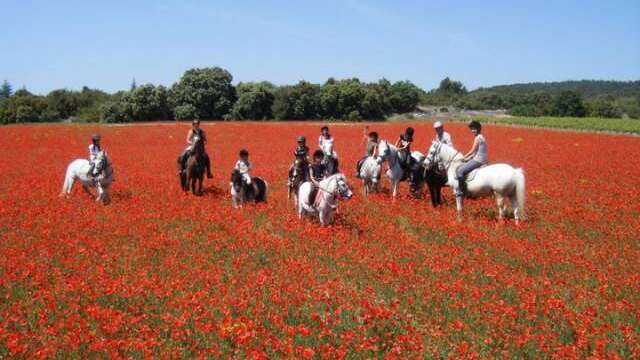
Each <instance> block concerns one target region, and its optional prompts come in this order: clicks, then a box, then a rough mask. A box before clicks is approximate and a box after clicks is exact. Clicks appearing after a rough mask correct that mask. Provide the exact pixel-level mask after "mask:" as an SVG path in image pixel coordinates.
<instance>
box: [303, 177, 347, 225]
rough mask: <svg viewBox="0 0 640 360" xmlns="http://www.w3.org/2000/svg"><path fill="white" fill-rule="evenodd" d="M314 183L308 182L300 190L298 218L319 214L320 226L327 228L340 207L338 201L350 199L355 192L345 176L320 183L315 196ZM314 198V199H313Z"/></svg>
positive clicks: (330, 178) (328, 178) (327, 179)
mask: <svg viewBox="0 0 640 360" xmlns="http://www.w3.org/2000/svg"><path fill="white" fill-rule="evenodd" d="M312 190H313V189H312V183H311V182H309V181H307V182H305V183H303V184H302V185H300V189H299V190H298V217H299V218H300V219H302V217H303V216H305V215H306V214H312V213H314V212H316V211H317V212H318V217H319V219H320V224H321V225H322V226H327V225H329V224H331V223H332V222H333V212H334V211H335V209H336V208H337V207H338V203H337V200H338V199H350V198H351V197H352V196H353V192H352V191H351V188H349V185H348V184H347V179H346V178H345V176H344V175H343V174H340V173H338V174H335V175H331V176H329V177H327V178H325V179H324V180H322V181H320V186H319V188H318V190H317V193H316V195H315V196H313V194H312ZM311 197H313V199H311Z"/></svg>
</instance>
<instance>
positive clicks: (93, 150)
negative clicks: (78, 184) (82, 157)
mask: <svg viewBox="0 0 640 360" xmlns="http://www.w3.org/2000/svg"><path fill="white" fill-rule="evenodd" d="M101 151H102V147H101V146H100V135H99V134H93V135H92V136H91V144H90V145H89V165H90V166H89V171H87V177H89V178H91V179H93V178H95V177H96V176H97V175H98V174H97V173H96V172H95V170H96V159H97V158H98V154H99V153H100V152H101Z"/></svg>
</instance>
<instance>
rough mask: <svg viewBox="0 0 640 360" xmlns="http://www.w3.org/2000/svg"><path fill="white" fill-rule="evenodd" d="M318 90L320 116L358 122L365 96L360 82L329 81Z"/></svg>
mask: <svg viewBox="0 0 640 360" xmlns="http://www.w3.org/2000/svg"><path fill="white" fill-rule="evenodd" d="M329 80H330V81H327V82H326V83H325V84H324V86H322V88H321V90H320V94H319V96H320V111H321V116H322V117H325V118H330V119H349V120H359V119H360V118H361V113H362V105H363V101H364V98H365V95H366V92H365V87H364V84H362V83H361V82H360V80H358V79H356V78H354V79H346V80H340V81H335V80H333V79H329Z"/></svg>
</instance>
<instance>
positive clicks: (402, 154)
mask: <svg viewBox="0 0 640 360" xmlns="http://www.w3.org/2000/svg"><path fill="white" fill-rule="evenodd" d="M412 142H413V128H412V127H408V128H406V129H405V130H404V133H403V134H401V135H400V138H399V139H398V140H397V141H396V148H397V149H398V157H399V158H400V165H401V166H402V168H403V169H404V170H405V171H404V173H405V174H407V173H409V169H410V168H411V163H412V160H413V158H412V157H411V143H412Z"/></svg>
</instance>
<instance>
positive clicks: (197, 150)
mask: <svg viewBox="0 0 640 360" xmlns="http://www.w3.org/2000/svg"><path fill="white" fill-rule="evenodd" d="M193 152H194V154H196V155H197V156H200V155H202V154H204V141H203V139H202V137H201V136H200V135H195V136H194V137H193Z"/></svg>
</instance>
